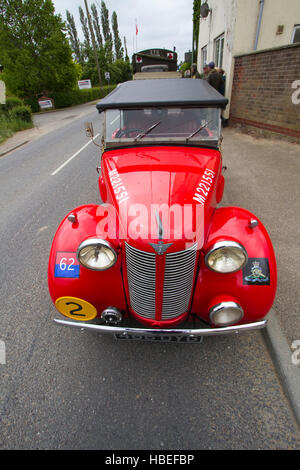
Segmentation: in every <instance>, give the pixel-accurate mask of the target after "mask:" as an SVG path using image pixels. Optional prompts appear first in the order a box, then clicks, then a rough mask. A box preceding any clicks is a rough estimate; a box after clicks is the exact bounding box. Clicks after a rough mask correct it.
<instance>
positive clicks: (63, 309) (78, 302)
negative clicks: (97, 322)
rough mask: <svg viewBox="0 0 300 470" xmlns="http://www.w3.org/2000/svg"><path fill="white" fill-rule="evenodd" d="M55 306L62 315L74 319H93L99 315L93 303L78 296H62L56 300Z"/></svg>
mask: <svg viewBox="0 0 300 470" xmlns="http://www.w3.org/2000/svg"><path fill="white" fill-rule="evenodd" d="M55 307H56V308H57V310H58V311H59V312H60V313H61V314H62V315H65V317H69V318H73V320H81V321H85V320H92V319H93V318H95V317H96V316H97V310H96V309H95V307H94V306H93V305H92V304H90V303H89V302H87V301H86V300H83V299H78V298H77V297H60V298H59V299H57V300H56V301H55Z"/></svg>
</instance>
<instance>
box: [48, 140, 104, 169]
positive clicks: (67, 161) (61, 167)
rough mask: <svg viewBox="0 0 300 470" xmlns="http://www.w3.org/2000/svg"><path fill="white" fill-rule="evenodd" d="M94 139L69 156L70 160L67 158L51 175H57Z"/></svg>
mask: <svg viewBox="0 0 300 470" xmlns="http://www.w3.org/2000/svg"><path fill="white" fill-rule="evenodd" d="M99 135H100V134H97V135H95V137H94V139H97V137H98V136H99ZM92 142H93V141H92V140H90V141H89V142H88V143H87V144H85V145H84V146H83V147H81V149H79V150H78V151H77V152H76V153H74V155H72V156H71V157H70V158H68V160H66V161H65V162H64V163H63V164H62V165H60V166H59V167H58V168H56V170H55V171H53V173H51V176H54V175H57V173H58V172H59V171H60V170H62V169H63V168H64V167H65V166H66V165H67V164H68V163H70V161H71V160H73V158H75V157H77V155H79V154H80V152H82V150H84V149H85V148H86V147H87V146H88V145H90V144H91V143H92Z"/></svg>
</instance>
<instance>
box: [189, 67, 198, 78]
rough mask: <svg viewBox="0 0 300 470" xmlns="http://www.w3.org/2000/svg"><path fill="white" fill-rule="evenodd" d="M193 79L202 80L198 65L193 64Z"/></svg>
mask: <svg viewBox="0 0 300 470" xmlns="http://www.w3.org/2000/svg"><path fill="white" fill-rule="evenodd" d="M191 78H200V74H199V72H198V70H197V65H196V64H192V66H191Z"/></svg>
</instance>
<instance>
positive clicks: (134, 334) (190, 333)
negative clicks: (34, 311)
mask: <svg viewBox="0 0 300 470" xmlns="http://www.w3.org/2000/svg"><path fill="white" fill-rule="evenodd" d="M54 321H55V322H56V323H58V324H60V325H63V326H70V327H73V328H85V329H87V330H93V331H98V333H107V334H113V335H117V337H118V338H119V339H122V336H123V337H124V339H151V338H153V337H154V336H155V337H161V338H162V339H163V337H166V336H167V337H172V336H174V338H176V337H177V338H178V337H180V338H188V339H190V340H191V342H192V340H193V338H199V337H202V336H218V335H227V334H232V333H240V332H243V331H249V330H258V329H261V328H264V327H265V326H266V325H267V320H262V321H258V322H255V323H246V324H244V325H236V326H226V327H218V328H209V327H208V328H200V329H194V328H191V329H187V328H184V329H173V328H172V329H165V328H164V329H162V328H158V329H156V328H155V329H150V328H127V327H121V326H110V325H96V324H93V323H85V322H82V323H81V322H80V323H79V322H73V321H66V320H59V319H55V320H54Z"/></svg>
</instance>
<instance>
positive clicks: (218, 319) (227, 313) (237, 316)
mask: <svg viewBox="0 0 300 470" xmlns="http://www.w3.org/2000/svg"><path fill="white" fill-rule="evenodd" d="M243 316H244V311H243V309H242V307H241V306H240V305H239V304H237V303H236V302H231V301H230V302H221V303H220V304H217V305H215V306H214V307H212V308H211V309H210V312H209V318H210V321H211V322H212V323H214V324H215V325H217V326H229V325H234V324H235V323H238V322H239V321H240V320H241V319H242V318H243Z"/></svg>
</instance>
